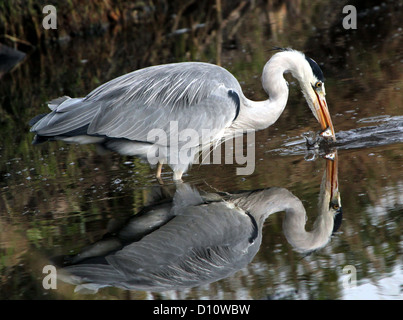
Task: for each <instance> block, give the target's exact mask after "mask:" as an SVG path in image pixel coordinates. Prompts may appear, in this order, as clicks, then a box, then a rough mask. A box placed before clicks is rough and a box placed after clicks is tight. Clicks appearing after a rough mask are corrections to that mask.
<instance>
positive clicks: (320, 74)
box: [305, 56, 325, 82]
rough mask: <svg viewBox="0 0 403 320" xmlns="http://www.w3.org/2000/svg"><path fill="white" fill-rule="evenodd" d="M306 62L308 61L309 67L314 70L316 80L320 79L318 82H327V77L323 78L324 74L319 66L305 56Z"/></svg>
mask: <svg viewBox="0 0 403 320" xmlns="http://www.w3.org/2000/svg"><path fill="white" fill-rule="evenodd" d="M305 59H306V61H308V63H309V65H310V66H311V68H312V72H313V74H314V75H315V77H316V78H318V80H320V81H322V82H324V81H325V77H324V76H323V72H322V70H321V68H320V67H319V65H318V64H317V63H316V62H315V61H314V60H312V59H311V58H309V57H307V56H305Z"/></svg>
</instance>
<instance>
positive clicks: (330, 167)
mask: <svg viewBox="0 0 403 320" xmlns="http://www.w3.org/2000/svg"><path fill="white" fill-rule="evenodd" d="M337 167H338V158H337V152H334V153H332V154H331V156H329V157H327V159H326V191H327V192H328V193H329V194H330V200H331V201H332V202H333V201H334V202H335V203H338V202H340V200H339V199H340V194H339V181H338V172H337Z"/></svg>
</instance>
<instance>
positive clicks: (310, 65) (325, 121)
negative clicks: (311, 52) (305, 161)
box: [271, 48, 336, 141]
mask: <svg viewBox="0 0 403 320" xmlns="http://www.w3.org/2000/svg"><path fill="white" fill-rule="evenodd" d="M276 49H277V50H280V52H278V53H277V54H275V55H274V56H273V58H274V59H273V58H272V59H273V60H274V61H275V64H277V66H280V67H282V68H283V70H284V72H285V73H287V72H290V73H291V74H292V75H293V77H294V78H296V79H297V80H298V82H299V84H300V86H301V89H302V92H303V94H304V97H305V99H306V101H307V103H308V106H309V108H310V109H311V110H312V113H313V114H314V116H315V118H316V119H317V120H318V122H319V123H320V126H321V129H322V133H321V134H322V136H323V137H325V138H328V139H332V140H333V141H335V140H336V138H335V132H334V128H333V124H332V119H331V117H330V113H329V109H328V106H327V102H326V98H325V96H326V91H325V78H324V76H323V72H322V70H321V68H320V67H319V65H318V64H317V63H316V62H315V61H314V60H313V59H311V58H309V57H307V56H306V55H305V54H303V53H302V52H300V51H296V50H292V49H282V48H276ZM272 59H271V60H272Z"/></svg>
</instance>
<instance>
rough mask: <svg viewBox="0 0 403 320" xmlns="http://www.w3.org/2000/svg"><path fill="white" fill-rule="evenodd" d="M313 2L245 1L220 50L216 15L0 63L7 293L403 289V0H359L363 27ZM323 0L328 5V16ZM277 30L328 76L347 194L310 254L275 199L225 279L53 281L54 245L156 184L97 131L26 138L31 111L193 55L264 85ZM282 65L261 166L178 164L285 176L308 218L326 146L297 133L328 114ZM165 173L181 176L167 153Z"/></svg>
mask: <svg viewBox="0 0 403 320" xmlns="http://www.w3.org/2000/svg"><path fill="white" fill-rule="evenodd" d="M357 3H359V2H357ZM310 5H311V6H312V7H311V8H307V4H306V3H305V2H304V1H302V4H301V5H299V6H298V5H296V6H295V7H286V6H285V5H280V6H279V7H277V8H272V9H271V11H269V8H267V7H266V5H263V4H262V5H260V4H257V5H256V6H255V7H248V8H247V9H245V10H244V11H242V12H241V15H240V17H239V18H238V20H236V19H235V20H229V21H230V22H229V23H227V24H226V25H225V26H224V29H223V30H224V32H223V41H224V42H223V44H224V45H223V47H222V50H218V49H217V42H216V35H217V33H216V32H215V33H208V32H206V29H203V28H207V26H208V24H207V25H205V26H199V28H198V29H197V30H199V31H193V32H185V31H183V30H182V31H181V32H177V33H174V34H171V35H169V34H167V33H165V32H163V33H162V35H163V36H162V37H161V38H159V40H158V41H157V40H156V39H153V38H152V37H150V38H148V37H145V36H143V37H140V36H139V34H141V33H144V29H142V28H144V27H142V28H137V29H136V27H133V29H128V30H120V31H119V32H116V33H113V32H110V33H109V32H106V33H105V34H103V35H102V36H98V37H89V38H85V39H80V38H72V39H70V40H69V41H67V42H65V41H64V42H63V41H62V42H60V43H58V44H55V45H51V46H49V47H47V48H46V50H45V49H42V50H41V49H37V50H35V51H33V52H31V53H30V54H29V55H28V56H27V58H26V59H25V60H24V62H23V63H22V64H21V65H20V66H19V67H18V68H16V69H15V70H13V72H11V73H8V74H6V75H4V76H3V77H2V78H1V80H0V81H1V82H0V103H1V107H0V116H1V123H0V131H1V137H0V298H1V299H161V298H163V299H366V298H368V299H401V298H402V292H401V290H402V284H403V274H402V267H403V264H402V260H401V259H402V256H401V251H402V238H401V227H402V220H401V215H402V212H403V210H402V208H403V203H402V199H403V177H402V163H403V162H402V155H403V152H402V151H403V147H402V140H403V132H402V131H403V124H402V122H403V120H402V112H401V110H402V96H401V91H402V90H403V79H402V74H403V53H402V48H403V46H402V29H401V27H400V23H399V21H401V19H402V10H401V7H399V6H398V5H397V4H396V3H395V2H393V1H386V2H384V5H383V6H380V7H379V8H374V7H365V9H362V10H361V13H362V14H361V15H360V20H359V21H358V22H359V27H358V29H357V30H351V31H347V30H343V29H342V27H341V22H340V19H342V15H341V11H340V14H337V12H338V11H337V10H339V7H338V6H336V5H333V6H334V8H332V6H331V5H330V6H329V5H327V1H315V2H314V3H312V2H310ZM332 10H333V11H332ZM306 12H309V14H306ZM315 12H316V13H318V12H319V13H321V16H322V17H326V18H327V19H322V20H319V18H318V15H317V14H314V13H315ZM332 12H335V13H334V14H332ZM302 16H304V18H302ZM368 21H375V22H373V23H375V24H377V25H378V26H379V27H378V28H374V27H373V26H372V25H371V23H369V22H368ZM186 23H187V22H186V21H184V22H183V23H182V24H183V27H184V28H185V27H186ZM200 23H202V22H200ZM180 27H182V26H180ZM212 28H213V30H215V29H214V28H215V27H214V26H213V27H212ZM152 30H154V29H152ZM150 32H153V31H150ZM274 45H276V46H284V47H293V48H296V49H300V50H303V51H305V52H308V54H309V55H310V56H311V57H312V58H314V59H315V60H316V61H317V62H318V63H319V64H320V65H321V67H322V69H323V71H324V73H325V76H326V92H327V101H328V104H329V108H330V112H331V115H332V118H333V124H334V127H335V130H336V132H337V137H338V146H337V149H338V157H339V166H338V171H339V190H340V193H341V199H342V206H343V220H342V224H341V226H340V228H339V230H338V231H337V232H336V233H335V234H334V235H333V236H332V239H331V241H330V243H328V244H327V245H326V246H325V247H324V248H322V249H319V250H317V251H314V252H312V253H311V254H309V255H304V254H300V253H298V252H296V251H295V250H294V249H293V247H292V246H291V245H290V244H289V243H288V242H287V240H286V238H285V236H284V234H283V231H282V220H283V218H284V214H283V213H276V214H274V215H272V216H270V217H269V218H268V219H267V220H266V221H265V224H264V227H263V231H262V244H261V246H260V249H259V251H258V253H257V254H256V256H255V257H254V258H253V260H252V262H251V263H250V264H248V265H247V266H246V267H244V268H242V269H241V270H239V271H238V272H236V273H235V274H233V275H231V276H229V277H227V278H225V279H222V280H219V281H215V282H213V283H209V284H204V285H202V286H196V287H194V288H188V289H184V290H170V291H166V292H159V293H156V292H152V291H141V290H123V289H118V288H113V287H112V288H103V289H100V290H99V291H98V292H97V293H96V294H92V295H84V294H81V293H75V292H74V286H73V285H69V284H65V283H63V282H60V283H58V288H57V289H56V290H52V289H50V290H45V289H44V288H43V286H42V279H43V277H44V274H43V273H42V269H43V267H44V266H45V265H47V264H49V263H50V260H49V258H50V257H54V256H58V255H66V254H74V253H77V252H79V251H80V250H81V249H82V248H83V247H85V246H87V245H89V244H91V243H93V242H95V241H97V240H99V239H101V238H102V236H103V235H104V234H105V233H106V232H107V231H108V230H110V228H111V226H112V225H114V224H119V223H120V222H122V221H125V220H126V219H127V218H129V217H131V216H133V215H134V214H136V213H137V212H138V211H140V210H141V208H142V207H143V206H144V205H145V204H146V203H147V201H148V197H149V194H150V190H151V188H152V187H154V186H156V185H158V182H157V181H156V180H155V178H154V171H153V169H151V168H150V167H149V166H148V164H146V163H144V162H142V161H140V160H138V159H136V158H132V157H123V156H119V155H117V154H107V155H104V156H100V155H98V154H97V152H96V150H95V148H94V147H93V146H76V145H67V144H63V143H49V144H44V145H41V146H32V145H31V140H32V138H33V136H32V134H31V133H30V132H29V126H28V124H27V123H28V121H29V120H30V119H31V118H32V117H33V116H35V115H36V114H38V113H41V112H46V105H45V102H46V101H48V100H51V99H53V98H56V97H58V96H61V95H69V96H72V97H79V96H84V95H86V94H87V93H88V92H90V91H91V90H92V89H94V88H95V87H96V86H98V85H100V84H102V83H104V82H106V81H108V80H110V79H112V78H114V77H116V76H119V75H121V74H124V73H126V72H130V71H132V70H135V69H137V68H140V67H146V66H149V65H154V64H160V63H167V62H174V61H187V60H199V61H207V62H212V63H216V62H217V61H218V60H221V64H222V65H223V66H224V67H226V68H227V69H228V70H229V71H231V72H232V73H233V74H234V75H235V76H236V77H237V78H238V79H239V81H240V83H241V85H242V87H243V89H244V92H245V95H246V96H247V97H249V98H250V99H254V100H262V99H266V95H265V93H264V92H263V90H262V89H261V84H260V74H261V70H262V68H263V66H264V63H265V62H266V61H267V59H269V58H270V56H271V55H272V52H270V51H269V50H268V49H269V48H271V47H272V46H274ZM220 48H221V47H220ZM287 79H288V80H289V82H290V98H289V101H288V105H287V107H286V110H285V111H284V113H283V115H282V116H281V118H280V119H279V121H278V122H277V123H276V124H275V125H273V126H272V127H270V128H268V129H266V130H263V131H260V132H257V133H256V141H255V150H256V156H255V157H256V166H255V171H254V173H253V174H252V175H250V176H238V175H236V168H237V167H238V165H236V164H234V165H229V164H226V165H224V164H223V165H195V166H193V167H192V169H191V170H190V171H189V172H188V173H187V174H186V175H184V180H185V181H186V182H187V183H190V184H191V185H193V186H194V187H196V188H197V189H198V190H204V191H208V192H212V191H215V192H234V191H239V190H255V189H261V188H268V187H281V188H286V189H287V190H289V191H291V192H292V193H293V194H294V195H295V196H297V197H298V198H299V199H300V200H301V201H302V203H303V204H304V206H305V208H306V210H307V213H308V223H307V228H308V229H309V228H310V227H311V226H312V221H313V220H314V219H315V217H316V215H317V210H318V196H319V193H320V183H321V179H322V174H323V172H324V170H325V160H324V159H323V158H322V157H321V155H320V154H319V155H315V152H312V151H309V152H308V151H307V150H306V146H305V143H304V138H303V137H302V135H303V134H305V133H307V132H316V131H317V130H319V125H318V124H317V122H316V120H315V119H314V117H313V116H312V114H311V112H310V111H309V109H308V108H307V106H306V103H305V101H304V100H303V97H302V94H301V93H300V92H299V91H300V90H299V87H298V85H297V84H296V82H295V80H294V79H293V78H291V77H288V76H287ZM163 178H164V180H165V182H166V184H168V185H169V184H172V180H171V179H172V178H171V172H170V170H169V169H168V168H165V169H164V171H163ZM346 266H353V267H354V269H355V270H356V272H357V274H356V279H357V286H356V287H351V286H349V285H347V286H346V285H344V284H345V283H346V277H347V276H348V274H346V273H343V268H345V267H346ZM345 270H346V269H345Z"/></svg>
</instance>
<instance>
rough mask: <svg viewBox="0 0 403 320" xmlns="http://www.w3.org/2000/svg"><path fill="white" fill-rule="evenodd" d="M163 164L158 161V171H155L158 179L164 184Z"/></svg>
mask: <svg viewBox="0 0 403 320" xmlns="http://www.w3.org/2000/svg"><path fill="white" fill-rule="evenodd" d="M162 165H163V163H162V162H158V165H157V172H156V173H155V177H156V178H157V180H158V182H159V183H160V184H164V182H163V181H162V178H161V171H162Z"/></svg>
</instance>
